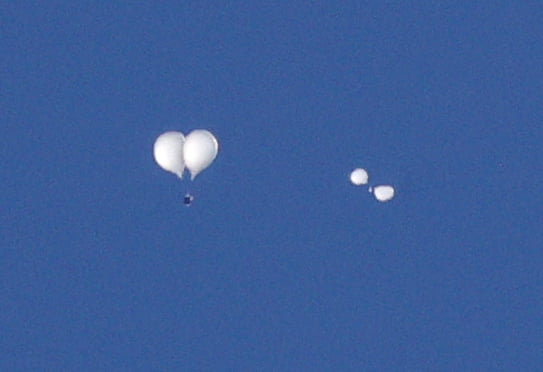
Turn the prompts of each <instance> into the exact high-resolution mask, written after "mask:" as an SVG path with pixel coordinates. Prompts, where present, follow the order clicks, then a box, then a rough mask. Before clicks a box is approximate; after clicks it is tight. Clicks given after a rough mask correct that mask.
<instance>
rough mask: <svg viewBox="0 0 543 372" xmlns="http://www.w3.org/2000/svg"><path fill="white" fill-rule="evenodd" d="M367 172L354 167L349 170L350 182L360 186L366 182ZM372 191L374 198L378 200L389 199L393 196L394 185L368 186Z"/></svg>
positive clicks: (384, 200)
mask: <svg viewBox="0 0 543 372" xmlns="http://www.w3.org/2000/svg"><path fill="white" fill-rule="evenodd" d="M368 179H369V176H368V172H366V170H365V169H362V168H356V169H355V170H353V171H352V172H351V182H352V183H353V185H355V186H362V185H365V184H367V183H368ZM372 191H373V195H374V196H375V199H377V200H378V201H380V202H386V201H389V200H390V199H392V198H393V197H394V187H392V186H390V185H379V186H375V187H370V192H372Z"/></svg>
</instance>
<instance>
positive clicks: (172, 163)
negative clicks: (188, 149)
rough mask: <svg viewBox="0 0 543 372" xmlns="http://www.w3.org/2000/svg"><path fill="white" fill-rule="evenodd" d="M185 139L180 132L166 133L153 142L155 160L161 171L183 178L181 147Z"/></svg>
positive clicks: (183, 163)
mask: <svg viewBox="0 0 543 372" xmlns="http://www.w3.org/2000/svg"><path fill="white" fill-rule="evenodd" d="M184 142H185V137H184V136H183V133H181V132H173V131H172V132H166V133H163V134H161V135H160V136H159V137H158V138H157V139H156V141H155V145H154V149H153V150H154V151H153V152H154V155H155V160H156V162H157V163H158V165H160V167H161V168H162V169H164V170H165V171H168V172H172V173H174V174H176V175H177V176H178V177H179V178H183V170H184V169H185V162H184V160H183V145H184Z"/></svg>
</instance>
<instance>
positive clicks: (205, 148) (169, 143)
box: [153, 129, 219, 180]
mask: <svg viewBox="0 0 543 372" xmlns="http://www.w3.org/2000/svg"><path fill="white" fill-rule="evenodd" d="M153 150H154V156H155V160H156V162H157V163H158V165H160V167H161V168H162V169H164V170H165V171H168V172H171V173H174V174H176V175H177V176H178V177H179V178H183V171H184V170H185V167H186V168H187V169H188V170H189V171H190V179H191V180H194V178H195V177H196V176H197V175H198V173H200V172H201V171H203V170H204V169H206V168H207V167H209V166H210V165H211V163H212V162H213V160H215V158H216V157H217V153H218V151H219V143H218V142H217V139H216V138H215V136H214V135H213V134H211V132H209V131H207V130H205V129H196V130H193V131H192V132H190V133H189V134H188V135H187V136H186V137H185V136H184V135H183V133H181V132H175V131H171V132H166V133H163V134H161V135H160V136H159V137H158V138H157V139H156V141H155V145H154V149H153Z"/></svg>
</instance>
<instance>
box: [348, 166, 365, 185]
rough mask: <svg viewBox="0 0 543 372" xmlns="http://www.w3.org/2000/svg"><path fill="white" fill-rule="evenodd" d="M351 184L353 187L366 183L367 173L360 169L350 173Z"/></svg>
mask: <svg viewBox="0 0 543 372" xmlns="http://www.w3.org/2000/svg"><path fill="white" fill-rule="evenodd" d="M351 182H352V183H353V185H356V186H360V185H365V184H367V183H368V172H366V170H365V169H362V168H356V169H355V170H353V171H352V172H351Z"/></svg>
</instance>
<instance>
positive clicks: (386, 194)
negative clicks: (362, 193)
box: [373, 185, 394, 202]
mask: <svg viewBox="0 0 543 372" xmlns="http://www.w3.org/2000/svg"><path fill="white" fill-rule="evenodd" d="M373 195H374V196H375V199H377V200H379V201H380V202H386V201H389V200H390V199H392V198H393V197H394V187H392V186H389V185H381V186H375V187H374V188H373Z"/></svg>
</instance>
